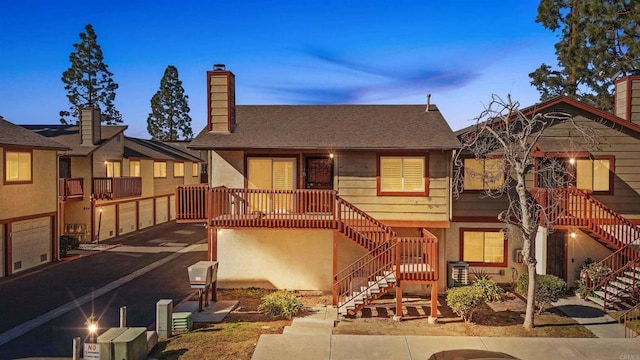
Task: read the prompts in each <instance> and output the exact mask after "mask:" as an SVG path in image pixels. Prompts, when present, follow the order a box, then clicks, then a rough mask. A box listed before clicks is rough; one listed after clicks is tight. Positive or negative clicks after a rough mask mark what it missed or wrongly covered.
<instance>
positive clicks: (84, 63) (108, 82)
mask: <svg viewBox="0 0 640 360" xmlns="http://www.w3.org/2000/svg"><path fill="white" fill-rule="evenodd" d="M84 30H85V32H82V33H80V42H79V43H77V44H73V47H74V48H75V50H74V51H72V52H71V54H69V61H70V62H71V66H70V67H69V68H68V69H67V70H66V71H65V72H63V73H62V82H63V83H64V89H65V90H66V91H67V99H69V110H63V111H60V122H61V123H63V124H69V123H70V122H71V121H72V119H79V118H78V117H79V111H78V110H79V109H80V108H82V107H85V106H93V107H96V108H98V109H100V111H101V114H102V122H104V123H106V124H108V125H113V124H118V123H122V116H121V115H120V112H119V111H118V110H117V109H116V108H115V105H114V100H115V98H116V89H118V84H117V83H115V82H114V81H113V79H112V76H113V74H112V73H111V72H110V71H109V67H108V66H107V65H106V64H105V63H104V56H103V54H102V49H101V48H100V45H99V44H98V42H97V40H98V36H97V35H96V33H95V31H94V30H93V26H92V25H91V24H88V25H86V26H85V27H84Z"/></svg>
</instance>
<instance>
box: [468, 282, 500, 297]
mask: <svg viewBox="0 0 640 360" xmlns="http://www.w3.org/2000/svg"><path fill="white" fill-rule="evenodd" d="M472 285H473V286H477V287H479V288H480V289H482V293H483V299H484V301H485V302H492V301H500V300H502V288H501V287H500V286H498V284H496V282H495V281H493V280H491V279H490V278H489V277H477V278H476V280H475V281H474V282H473V283H472Z"/></svg>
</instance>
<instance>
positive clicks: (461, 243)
mask: <svg viewBox="0 0 640 360" xmlns="http://www.w3.org/2000/svg"><path fill="white" fill-rule="evenodd" d="M465 232H482V233H488V232H493V233H496V232H498V233H499V232H502V233H503V237H504V240H503V249H502V250H503V251H502V256H503V261H502V262H501V263H492V262H484V261H483V262H476V261H465V260H464V233H465ZM459 240H460V241H459V246H460V261H465V262H466V263H468V264H469V266H485V267H507V266H508V263H509V257H508V255H509V238H508V235H507V232H506V230H505V229H502V228H460V236H459ZM484 246H485V245H484V243H483V250H484Z"/></svg>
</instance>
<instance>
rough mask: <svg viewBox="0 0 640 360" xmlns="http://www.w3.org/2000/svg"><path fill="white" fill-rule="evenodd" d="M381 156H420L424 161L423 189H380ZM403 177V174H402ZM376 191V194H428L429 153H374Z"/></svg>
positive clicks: (403, 157)
mask: <svg viewBox="0 0 640 360" xmlns="http://www.w3.org/2000/svg"><path fill="white" fill-rule="evenodd" d="M383 158H401V159H405V158H422V159H423V161H424V163H423V166H424V174H423V179H424V189H423V190H422V191H383V190H382V159H383ZM403 178H404V174H403ZM376 192H377V195H378V196H419V197H423V196H429V154H428V153H426V154H425V153H401V154H395V153H390V154H384V153H382V154H376Z"/></svg>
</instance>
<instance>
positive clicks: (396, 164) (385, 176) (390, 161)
mask: <svg viewBox="0 0 640 360" xmlns="http://www.w3.org/2000/svg"><path fill="white" fill-rule="evenodd" d="M380 189H381V190H382V191H400V190H402V158H380Z"/></svg>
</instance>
